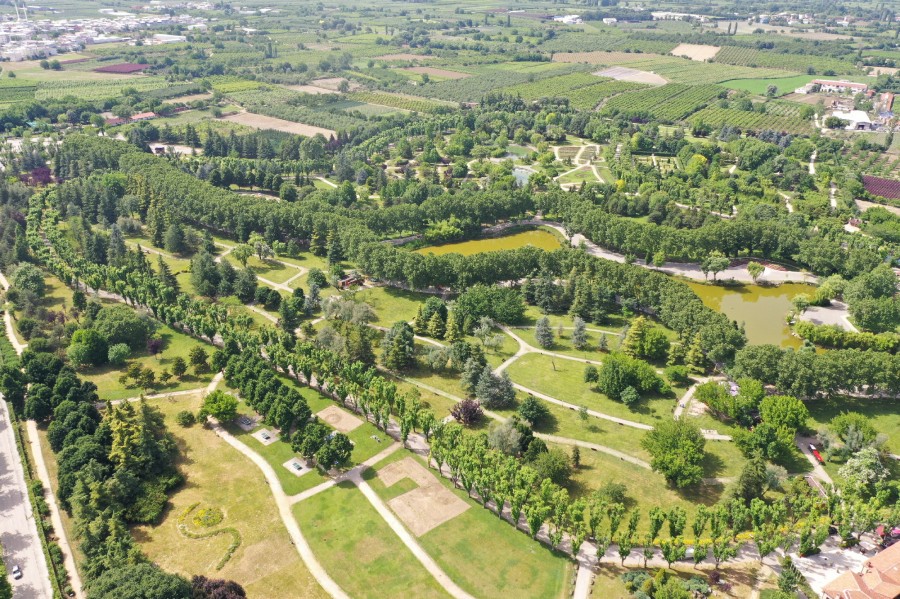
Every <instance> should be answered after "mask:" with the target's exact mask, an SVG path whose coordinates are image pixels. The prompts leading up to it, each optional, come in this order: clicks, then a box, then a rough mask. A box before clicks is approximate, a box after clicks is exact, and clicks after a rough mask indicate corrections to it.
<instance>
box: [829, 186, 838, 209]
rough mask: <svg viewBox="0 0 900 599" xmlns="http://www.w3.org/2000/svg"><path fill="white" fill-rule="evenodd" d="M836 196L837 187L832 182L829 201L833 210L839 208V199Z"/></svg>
mask: <svg viewBox="0 0 900 599" xmlns="http://www.w3.org/2000/svg"><path fill="white" fill-rule="evenodd" d="M835 194H837V185H835V184H834V181H832V182H831V186H830V188H829V189H828V201H829V202H830V203H831V207H832V208H837V197H835Z"/></svg>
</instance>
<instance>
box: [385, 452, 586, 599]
mask: <svg viewBox="0 0 900 599" xmlns="http://www.w3.org/2000/svg"><path fill="white" fill-rule="evenodd" d="M387 463H388V462H385V463H384V464H379V467H383V466H384V465H387ZM430 472H431V473H432V474H436V472H435V471H433V470H432V471H430ZM369 478H372V480H371V482H370V484H371V486H372V488H373V489H374V490H375V492H376V493H378V494H379V495H380V496H381V497H382V498H383V499H385V500H388V499H390V498H391V497H394V496H396V495H397V494H400V493H402V492H403V491H402V490H398V489H395V487H397V486H399V485H393V486H391V487H390V488H385V486H384V484H383V483H382V482H381V481H380V480H379V479H377V478H374V477H369ZM440 480H441V482H442V483H443V484H444V486H445V487H447V488H448V489H451V490H452V491H453V493H455V494H456V495H457V496H459V497H462V498H463V499H465V500H466V501H467V502H470V503H471V505H472V507H470V508H469V509H468V510H466V511H465V512H463V513H462V514H460V515H458V516H456V517H455V518H452V519H451V520H448V521H447V522H444V523H443V524H441V525H439V526H437V527H436V528H434V529H432V530H430V531H429V532H427V533H425V534H424V535H422V536H421V537H420V538H419V542H420V543H421V544H422V546H423V547H424V548H425V550H426V551H427V552H428V554H429V555H431V556H432V557H433V558H434V559H435V561H437V562H438V564H439V565H440V566H441V567H442V568H443V569H444V571H445V572H447V574H448V575H449V576H450V578H452V579H453V580H454V581H455V582H456V583H457V584H459V585H460V586H462V587H463V589H465V590H466V591H468V592H469V593H471V594H473V595H475V596H476V597H506V596H513V595H514V596H515V597H517V598H519V597H521V598H523V599H525V598H529V597H535V598H539V597H540V598H552V597H562V596H564V594H565V590H566V585H567V581H568V578H569V574H570V572H571V568H572V567H571V565H570V562H569V560H568V559H567V558H566V557H564V556H563V555H561V554H558V553H556V552H553V551H551V550H550V549H549V548H547V547H546V546H545V545H543V544H541V543H537V542H536V541H533V540H532V539H530V538H529V537H528V535H526V534H525V533H523V532H520V531H516V530H515V529H514V528H513V527H512V526H511V525H510V524H508V523H506V522H501V521H500V520H499V519H498V518H497V516H496V515H494V514H493V513H492V512H489V511H488V510H485V509H483V508H482V507H481V506H480V505H479V504H477V503H475V502H473V501H472V500H470V499H468V497H467V496H466V493H465V492H464V491H460V490H457V489H454V488H453V484H452V483H451V482H450V481H449V480H447V479H445V478H441V479H440ZM403 482H405V481H403ZM407 490H409V489H407ZM473 564H478V567H477V568H473V567H472V565H473Z"/></svg>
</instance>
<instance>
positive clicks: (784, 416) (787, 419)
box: [759, 395, 809, 432]
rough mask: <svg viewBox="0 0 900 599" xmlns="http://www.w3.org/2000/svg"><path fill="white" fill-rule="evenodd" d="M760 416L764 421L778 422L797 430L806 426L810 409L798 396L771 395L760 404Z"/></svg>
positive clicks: (780, 424)
mask: <svg viewBox="0 0 900 599" xmlns="http://www.w3.org/2000/svg"><path fill="white" fill-rule="evenodd" d="M759 416H760V418H762V420H763V422H771V423H778V425H779V426H783V427H786V428H788V429H790V430H792V431H795V432H796V431H800V430H803V429H805V428H806V421H807V420H808V419H809V410H808V409H806V404H804V403H803V402H802V401H800V400H799V399H797V398H796V397H791V396H789V395H769V396H767V397H765V398H764V399H763V400H762V402H761V403H760V405H759Z"/></svg>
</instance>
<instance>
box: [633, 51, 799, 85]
mask: <svg viewBox="0 0 900 599" xmlns="http://www.w3.org/2000/svg"><path fill="white" fill-rule="evenodd" d="M620 64H625V65H626V66H628V67H630V68H633V69H640V70H644V71H652V72H654V73H656V74H657V75H660V76H662V77H665V78H666V79H668V80H669V81H674V82H676V83H689V84H692V85H702V84H706V83H719V82H721V81H728V80H729V79H755V78H759V77H783V76H784V71H782V70H779V69H754V68H750V67H741V66H729V65H726V64H717V63H707V62H696V61H693V60H689V59H687V58H676V57H674V56H656V57H647V58H642V59H640V60H628V61H626V62H620Z"/></svg>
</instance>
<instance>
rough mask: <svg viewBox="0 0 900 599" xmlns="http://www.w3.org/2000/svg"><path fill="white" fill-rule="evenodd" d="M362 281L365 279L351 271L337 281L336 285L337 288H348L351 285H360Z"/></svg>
mask: <svg viewBox="0 0 900 599" xmlns="http://www.w3.org/2000/svg"><path fill="white" fill-rule="evenodd" d="M364 282H365V281H364V279H363V278H362V277H361V276H359V275H358V274H355V273H351V274H348V275H347V276H346V277H344V278H342V279H341V280H340V281H338V284H337V287H338V289H350V288H351V287H353V286H356V285H362V284H363V283H364Z"/></svg>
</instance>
